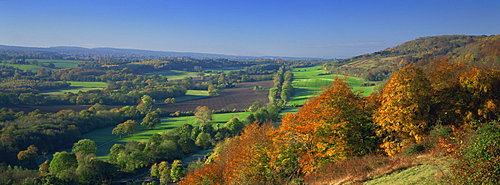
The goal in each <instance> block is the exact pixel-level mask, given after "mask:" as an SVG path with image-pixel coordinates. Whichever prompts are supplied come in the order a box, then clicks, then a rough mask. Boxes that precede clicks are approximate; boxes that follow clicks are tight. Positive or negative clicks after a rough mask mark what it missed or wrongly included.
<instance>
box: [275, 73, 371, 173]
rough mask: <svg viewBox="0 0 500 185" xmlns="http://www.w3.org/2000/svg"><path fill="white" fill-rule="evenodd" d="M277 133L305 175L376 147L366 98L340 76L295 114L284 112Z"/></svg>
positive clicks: (284, 147)
mask: <svg viewBox="0 0 500 185" xmlns="http://www.w3.org/2000/svg"><path fill="white" fill-rule="evenodd" d="M278 132H279V136H277V137H278V143H280V144H278V145H277V146H278V147H281V148H280V149H279V151H285V150H290V149H291V148H295V149H296V150H297V151H296V152H295V154H293V153H291V156H292V158H297V157H298V161H299V166H300V168H301V169H300V170H301V173H304V174H305V173H309V172H311V171H313V170H314V169H316V168H317V167H319V166H321V165H322V164H325V163H328V162H336V161H341V160H345V159H346V158H348V157H349V156H357V155H365V154H367V153H370V152H372V151H373V150H374V149H375V148H376V147H377V141H376V137H375V134H374V131H373V125H372V121H371V113H370V112H369V111H367V110H365V102H364V100H363V98H361V97H360V95H359V93H357V94H356V93H354V92H353V91H352V90H351V87H350V86H349V84H347V83H346V82H345V80H344V79H339V78H336V79H335V81H334V82H333V83H332V84H331V85H330V86H328V87H327V88H326V89H325V90H324V91H323V93H321V94H320V95H319V96H317V97H313V98H311V99H309V100H308V101H307V102H306V103H305V104H304V106H303V107H301V108H300V109H299V111H298V112H297V113H296V114H287V115H285V116H284V118H283V119H282V126H281V127H280V130H279V131H278ZM294 155H298V156H294Z"/></svg>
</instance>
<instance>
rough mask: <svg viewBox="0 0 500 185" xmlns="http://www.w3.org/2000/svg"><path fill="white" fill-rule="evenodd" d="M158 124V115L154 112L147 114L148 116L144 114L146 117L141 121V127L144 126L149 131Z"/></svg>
mask: <svg viewBox="0 0 500 185" xmlns="http://www.w3.org/2000/svg"><path fill="white" fill-rule="evenodd" d="M160 123H161V120H160V115H158V113H156V112H149V113H148V114H146V117H144V119H142V122H141V125H142V126H146V127H148V128H149V129H152V128H154V126H155V125H157V124H160Z"/></svg>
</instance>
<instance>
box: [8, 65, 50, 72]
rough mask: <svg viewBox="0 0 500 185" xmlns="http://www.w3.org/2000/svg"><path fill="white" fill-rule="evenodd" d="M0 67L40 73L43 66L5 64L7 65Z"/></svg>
mask: <svg viewBox="0 0 500 185" xmlns="http://www.w3.org/2000/svg"><path fill="white" fill-rule="evenodd" d="M0 65H4V66H12V67H15V68H18V69H21V70H23V71H27V70H31V71H32V72H38V70H40V69H41V68H42V67H41V66H35V65H21V64H5V63H0Z"/></svg>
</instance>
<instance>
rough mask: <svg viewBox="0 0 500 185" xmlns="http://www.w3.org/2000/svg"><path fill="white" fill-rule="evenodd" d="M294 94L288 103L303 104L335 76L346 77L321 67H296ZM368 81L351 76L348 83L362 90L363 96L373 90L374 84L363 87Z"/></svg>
mask: <svg viewBox="0 0 500 185" xmlns="http://www.w3.org/2000/svg"><path fill="white" fill-rule="evenodd" d="M293 74H294V79H293V82H292V86H293V87H294V95H293V97H292V99H291V100H290V101H289V102H288V103H287V105H302V104H303V103H304V102H306V101H307V99H308V98H309V97H311V96H314V95H318V94H320V93H321V92H322V88H324V87H327V86H328V85H330V84H331V83H332V82H333V81H334V77H335V76H338V77H339V78H344V77H343V76H341V75H330V74H327V73H326V72H325V71H323V70H321V67H319V66H315V67H306V68H294V69H293ZM365 82H366V81H364V80H362V79H360V78H354V77H349V78H348V79H347V83H349V84H351V86H352V87H353V91H355V92H357V91H362V92H363V93H362V94H361V95H362V96H368V95H370V94H371V93H372V92H373V86H371V87H361V84H363V83H365Z"/></svg>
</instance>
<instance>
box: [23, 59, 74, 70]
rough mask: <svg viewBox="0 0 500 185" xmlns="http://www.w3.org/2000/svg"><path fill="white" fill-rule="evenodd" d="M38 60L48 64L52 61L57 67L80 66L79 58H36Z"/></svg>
mask: <svg viewBox="0 0 500 185" xmlns="http://www.w3.org/2000/svg"><path fill="white" fill-rule="evenodd" d="M32 60H34V59H29V60H28V61H32ZM36 60H37V61H38V62H41V63H43V64H48V63H50V62H52V63H53V64H54V65H55V66H56V68H80V67H78V63H80V61H79V60H44V59H36Z"/></svg>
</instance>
